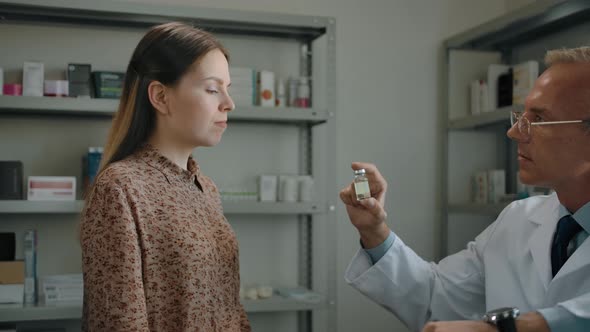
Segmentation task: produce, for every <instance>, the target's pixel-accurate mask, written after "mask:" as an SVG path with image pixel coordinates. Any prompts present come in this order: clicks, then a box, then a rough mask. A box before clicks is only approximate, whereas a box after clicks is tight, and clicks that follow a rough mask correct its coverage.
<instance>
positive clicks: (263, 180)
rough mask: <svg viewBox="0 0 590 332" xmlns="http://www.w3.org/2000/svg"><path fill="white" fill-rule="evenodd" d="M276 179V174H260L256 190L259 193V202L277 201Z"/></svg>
mask: <svg viewBox="0 0 590 332" xmlns="http://www.w3.org/2000/svg"><path fill="white" fill-rule="evenodd" d="M277 180H278V178H277V176H276V175H261V176H260V177H259V178H258V187H259V188H258V192H259V193H260V201H261V202H276V201H277V188H278V184H277Z"/></svg>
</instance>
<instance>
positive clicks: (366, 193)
mask: <svg viewBox="0 0 590 332" xmlns="http://www.w3.org/2000/svg"><path fill="white" fill-rule="evenodd" d="M354 191H355V192H356V199H357V200H358V201H360V200H363V199H365V198H369V197H371V190H370V189H369V180H368V179H367V177H366V176H365V169H364V168H361V169H357V170H355V171H354Z"/></svg>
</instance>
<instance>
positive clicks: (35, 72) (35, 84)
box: [23, 62, 45, 97]
mask: <svg viewBox="0 0 590 332" xmlns="http://www.w3.org/2000/svg"><path fill="white" fill-rule="evenodd" d="M44 77H45V74H44V66H43V63H41V62H25V63H24V64H23V96H33V97H43V81H44Z"/></svg>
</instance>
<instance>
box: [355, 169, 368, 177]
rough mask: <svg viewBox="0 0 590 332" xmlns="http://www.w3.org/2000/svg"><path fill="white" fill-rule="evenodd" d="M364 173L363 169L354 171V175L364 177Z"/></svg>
mask: <svg viewBox="0 0 590 332" xmlns="http://www.w3.org/2000/svg"><path fill="white" fill-rule="evenodd" d="M365 173H366V171H365V169H364V168H361V169H355V170H354V175H365Z"/></svg>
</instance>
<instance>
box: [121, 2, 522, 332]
mask: <svg viewBox="0 0 590 332" xmlns="http://www.w3.org/2000/svg"><path fill="white" fill-rule="evenodd" d="M131 1H142V2H152V3H168V4H183V5H190V4H194V5H198V6H206V7H219V8H231V9H241V10H259V11H271V12H281V13H295V14H305V15H321V16H333V17H335V18H336V25H337V28H336V33H337V37H336V38H337V42H336V43H337V64H336V66H337V82H338V84H339V85H338V87H337V91H338V105H337V106H338V132H337V138H338V146H337V153H338V165H339V166H338V169H336V170H334V171H335V172H337V174H338V181H339V183H340V184H341V185H342V186H344V185H346V184H347V183H348V182H349V181H350V180H351V179H352V171H351V170H350V167H349V164H350V162H351V161H355V160H364V161H371V162H374V163H376V164H377V165H378V166H379V167H380V169H381V171H382V173H383V174H384V176H385V177H386V178H387V179H388V181H389V183H390V188H391V189H390V195H389V198H388V200H389V201H388V203H387V209H388V211H389V214H390V216H391V217H390V218H391V221H390V223H391V226H393V229H394V230H395V231H396V232H397V233H398V234H399V235H400V236H401V237H402V238H403V239H404V240H405V242H406V243H408V244H409V245H410V246H412V247H413V248H415V250H416V251H417V252H418V253H419V254H421V255H422V256H423V257H424V258H425V259H434V258H435V257H437V255H438V240H439V239H438V230H439V227H438V220H440V219H439V214H438V212H437V207H438V206H440V205H439V202H438V197H439V195H438V193H439V180H440V179H439V178H438V175H439V171H438V167H439V164H440V136H439V135H440V128H439V127H440V126H439V124H440V118H439V116H438V114H440V111H441V108H442V105H441V103H440V98H441V96H440V92H439V91H440V89H439V80H440V77H441V76H440V73H441V71H440V68H441V63H440V61H441V60H440V59H441V54H442V53H441V52H442V48H441V47H442V44H441V42H442V40H443V39H445V38H446V37H449V36H450V35H453V34H455V33H458V32H460V31H463V30H465V29H468V28H470V27H472V26H475V25H478V24H480V23H482V22H484V21H487V20H489V19H492V18H494V17H496V16H498V15H500V14H502V13H503V12H504V11H505V8H506V7H507V6H508V5H509V3H510V2H511V1H510V0H504V1H502V0H393V1H392V0H366V1H358V0H356V1H355V0H321V1H318V0H300V1H294V0H291V1H289V0H281V1H279V0H250V1H247V2H238V1H231V0H201V1H190V0H166V1H164V0H160V1H158V0H131ZM334 195H337V193H336V192H335V193H334ZM338 216H339V219H340V223H339V226H338V228H337V229H335V230H334V231H335V232H338V243H336V244H334V245H337V247H338V254H339V257H338V271H339V273H343V271H344V269H345V268H346V265H347V264H348V261H349V259H350V258H351V257H352V255H353V254H354V253H355V251H356V250H357V249H358V237H357V234H356V233H355V231H354V229H353V228H352V226H351V225H350V223H349V222H348V218H347V217H346V213H345V211H344V208H343V207H342V205H341V204H340V205H339V206H338ZM338 280H339V284H338V304H337V305H338V331H341V332H346V331H360V330H362V331H385V330H387V331H404V330H405V329H404V327H403V326H402V325H401V324H400V323H399V321H397V320H396V319H395V318H394V317H393V316H392V315H391V314H389V313H387V312H386V311H385V310H383V309H382V308H380V307H378V306H377V305H375V304H373V303H371V302H370V301H369V300H367V299H365V298H363V297H362V296H361V295H359V294H358V293H357V292H356V291H354V290H352V289H351V288H350V287H349V286H348V285H346V283H345V282H344V280H343V278H339V279H338Z"/></svg>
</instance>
